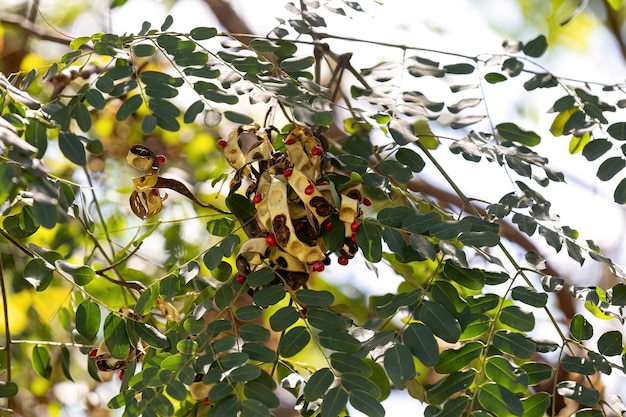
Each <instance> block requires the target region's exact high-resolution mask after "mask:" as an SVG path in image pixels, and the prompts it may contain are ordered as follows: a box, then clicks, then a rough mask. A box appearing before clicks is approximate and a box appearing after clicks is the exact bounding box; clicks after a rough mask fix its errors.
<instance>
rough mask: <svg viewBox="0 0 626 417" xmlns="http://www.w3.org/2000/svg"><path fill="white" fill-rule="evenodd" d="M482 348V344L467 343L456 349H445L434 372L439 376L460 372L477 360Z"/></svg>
mask: <svg viewBox="0 0 626 417" xmlns="http://www.w3.org/2000/svg"><path fill="white" fill-rule="evenodd" d="M484 347H485V345H484V344H483V343H482V342H469V343H466V344H464V345H463V346H461V347H460V348H457V349H446V350H444V351H443V352H441V354H440V358H439V362H438V363H437V365H436V366H435V371H437V373H439V374H451V373H453V372H457V371H460V370H461V369H463V368H464V367H465V366H467V365H469V363H470V362H472V361H473V360H474V359H476V358H478V357H479V356H480V354H481V352H482V351H483V349H484Z"/></svg>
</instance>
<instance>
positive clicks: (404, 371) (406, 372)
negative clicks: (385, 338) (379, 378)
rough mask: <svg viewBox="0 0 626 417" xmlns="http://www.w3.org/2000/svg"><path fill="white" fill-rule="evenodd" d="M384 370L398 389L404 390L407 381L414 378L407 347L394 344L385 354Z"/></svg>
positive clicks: (413, 369)
mask: <svg viewBox="0 0 626 417" xmlns="http://www.w3.org/2000/svg"><path fill="white" fill-rule="evenodd" d="M384 364H385V370H386V371H387V374H388V375H389V379H391V382H393V383H394V385H395V386H396V387H397V388H398V389H404V386H405V385H406V383H407V381H408V380H410V379H413V378H415V375H416V370H415V364H414V363H413V357H412V356H411V351H410V350H409V348H408V347H406V346H405V345H403V344H398V343H396V344H395V345H393V346H392V347H391V348H389V349H387V351H386V352H385V359H384Z"/></svg>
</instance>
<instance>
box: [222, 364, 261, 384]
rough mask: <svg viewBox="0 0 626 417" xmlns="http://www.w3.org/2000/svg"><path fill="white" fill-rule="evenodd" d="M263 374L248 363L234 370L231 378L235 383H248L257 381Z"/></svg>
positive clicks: (259, 369) (256, 367)
mask: <svg viewBox="0 0 626 417" xmlns="http://www.w3.org/2000/svg"><path fill="white" fill-rule="evenodd" d="M261 372H263V371H261V368H259V367H258V366H256V365H252V364H249V363H247V364H245V365H243V366H241V367H239V368H236V369H234V370H233V371H232V372H231V373H230V374H229V376H230V379H231V381H233V382H248V381H252V380H254V379H257V378H258V377H259V376H260V375H261Z"/></svg>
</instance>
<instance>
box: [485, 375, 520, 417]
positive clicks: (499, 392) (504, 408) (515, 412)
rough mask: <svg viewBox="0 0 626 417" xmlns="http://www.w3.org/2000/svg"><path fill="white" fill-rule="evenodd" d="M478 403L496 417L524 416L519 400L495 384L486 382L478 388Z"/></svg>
mask: <svg viewBox="0 0 626 417" xmlns="http://www.w3.org/2000/svg"><path fill="white" fill-rule="evenodd" d="M478 402H480V405H482V406H483V407H485V409H487V410H489V411H491V412H493V413H494V414H495V415H497V416H498V417H514V416H518V417H522V415H523V414H524V407H523V406H522V402H521V401H520V399H519V398H517V397H516V396H515V395H514V394H513V393H512V392H511V391H509V390H507V389H506V388H504V387H502V386H499V385H498V384H496V383H495V382H487V383H484V384H482V385H481V386H480V388H479V391H478Z"/></svg>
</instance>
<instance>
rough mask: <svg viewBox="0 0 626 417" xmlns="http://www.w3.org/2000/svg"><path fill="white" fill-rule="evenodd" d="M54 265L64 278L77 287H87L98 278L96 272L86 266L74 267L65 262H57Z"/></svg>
mask: <svg viewBox="0 0 626 417" xmlns="http://www.w3.org/2000/svg"><path fill="white" fill-rule="evenodd" d="M54 265H55V266H56V267H57V269H58V270H59V272H60V273H61V274H62V275H63V276H64V277H66V278H67V279H69V280H70V281H72V282H74V283H75V284H76V285H80V286H84V285H87V284H89V283H90V282H91V281H92V280H93V279H94V278H95V277H96V271H94V270H93V269H92V268H90V267H88V266H86V265H74V264H71V263H69V262H66V261H63V260H58V261H56V262H55V263H54Z"/></svg>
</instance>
